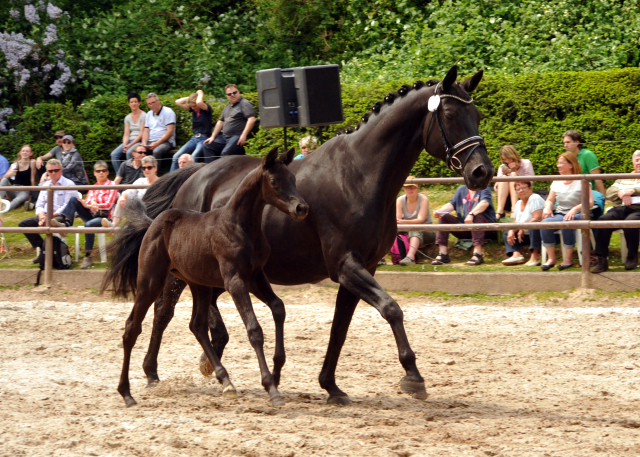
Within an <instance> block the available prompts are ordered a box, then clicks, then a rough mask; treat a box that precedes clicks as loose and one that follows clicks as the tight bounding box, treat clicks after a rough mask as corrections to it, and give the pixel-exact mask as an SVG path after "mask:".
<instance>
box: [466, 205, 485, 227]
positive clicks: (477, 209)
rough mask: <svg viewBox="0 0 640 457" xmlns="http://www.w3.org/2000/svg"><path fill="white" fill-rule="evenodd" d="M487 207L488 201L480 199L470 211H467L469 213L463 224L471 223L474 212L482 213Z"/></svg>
mask: <svg viewBox="0 0 640 457" xmlns="http://www.w3.org/2000/svg"><path fill="white" fill-rule="evenodd" d="M488 207H489V202H488V201H486V200H480V201H479V202H478V204H477V205H476V206H474V207H473V208H471V211H469V214H467V217H465V218H464V223H465V224H473V216H475V215H476V214H482V213H484V212H485V211H486V210H487V208H488ZM471 213H473V214H471Z"/></svg>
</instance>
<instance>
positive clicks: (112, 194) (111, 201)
mask: <svg viewBox="0 0 640 457" xmlns="http://www.w3.org/2000/svg"><path fill="white" fill-rule="evenodd" d="M96 185H97V183H96ZM100 185H101V186H113V185H115V183H114V182H113V181H109V180H108V179H107V180H106V181H105V182H104V183H102V184H100ZM117 199H118V191H117V190H116V189H100V190H90V191H89V192H88V193H87V198H86V202H87V203H91V202H96V203H97V204H98V208H100V209H101V210H108V211H109V219H111V217H113V215H112V212H113V207H114V205H115V203H116V200H117Z"/></svg>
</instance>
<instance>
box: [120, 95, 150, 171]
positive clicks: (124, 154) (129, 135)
mask: <svg viewBox="0 0 640 457" xmlns="http://www.w3.org/2000/svg"><path fill="white" fill-rule="evenodd" d="M127 98H128V99H129V108H131V112H130V113H129V114H127V115H126V116H125V118H124V135H122V144H121V145H120V146H118V147H117V148H115V149H114V150H113V151H111V165H113V169H114V171H115V172H116V175H117V174H118V170H119V169H120V165H122V162H123V158H126V159H130V158H131V156H132V154H133V150H134V148H135V147H136V146H137V145H138V144H140V142H141V141H142V132H144V126H145V118H146V116H147V113H145V112H144V111H142V110H141V109H140V101H141V100H140V94H138V93H137V92H130V93H129V95H127Z"/></svg>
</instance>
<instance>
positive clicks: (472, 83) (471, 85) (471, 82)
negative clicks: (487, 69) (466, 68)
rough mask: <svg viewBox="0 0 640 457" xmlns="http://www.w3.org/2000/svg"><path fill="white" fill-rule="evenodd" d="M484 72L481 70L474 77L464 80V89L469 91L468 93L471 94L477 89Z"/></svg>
mask: <svg viewBox="0 0 640 457" xmlns="http://www.w3.org/2000/svg"><path fill="white" fill-rule="evenodd" d="M483 74H484V73H483V71H482V70H480V71H479V72H478V73H476V74H475V75H473V76H472V77H470V78H467V79H465V80H464V82H463V83H462V87H463V88H464V90H466V91H467V94H470V93H471V92H473V91H474V90H476V87H478V84H480V81H481V80H482V75H483Z"/></svg>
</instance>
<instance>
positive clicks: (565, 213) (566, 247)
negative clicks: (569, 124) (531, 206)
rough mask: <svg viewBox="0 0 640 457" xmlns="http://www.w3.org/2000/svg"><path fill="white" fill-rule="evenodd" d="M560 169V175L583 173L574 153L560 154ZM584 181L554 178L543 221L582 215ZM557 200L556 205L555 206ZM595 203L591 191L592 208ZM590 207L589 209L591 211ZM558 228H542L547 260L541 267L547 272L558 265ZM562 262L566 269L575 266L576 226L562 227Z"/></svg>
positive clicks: (556, 220) (577, 217)
mask: <svg viewBox="0 0 640 457" xmlns="http://www.w3.org/2000/svg"><path fill="white" fill-rule="evenodd" d="M557 167H558V172H559V173H560V174H561V175H573V174H580V172H581V171H582V169H581V168H580V164H579V163H578V158H577V157H576V155H575V154H573V153H572V152H565V153H563V154H560V155H559V156H558V163H557ZM581 189H582V183H581V182H580V181H553V183H552V184H551V189H550V190H549V196H548V197H547V201H546V202H545V204H544V210H543V211H542V218H543V219H542V222H558V221H573V220H576V221H577V220H580V219H581V218H582V213H581V211H582V200H581V199H582V196H581V193H582V192H581ZM556 203H557V206H555V207H554V205H555V204H556ZM591 206H593V194H592V193H591V192H589V208H590V207H591ZM589 208H587V211H589ZM555 231H556V229H542V230H541V231H540V232H541V233H540V234H541V236H542V247H543V248H544V249H546V250H547V256H548V260H547V263H545V264H544V265H542V266H541V267H540V268H541V269H542V271H547V270H550V269H551V268H553V267H554V266H555V265H556V238H555V235H554V232H555ZM561 233H562V252H563V259H562V263H561V264H560V265H558V270H566V269H567V268H571V267H572V266H573V249H574V248H575V245H576V231H575V229H562V230H561Z"/></svg>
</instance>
